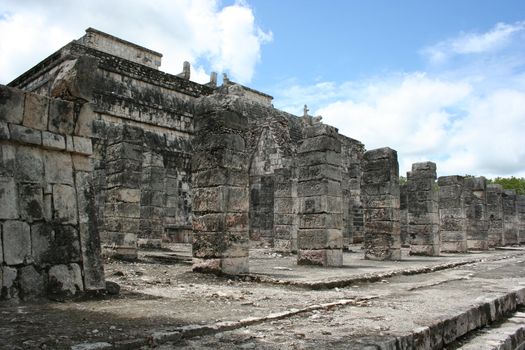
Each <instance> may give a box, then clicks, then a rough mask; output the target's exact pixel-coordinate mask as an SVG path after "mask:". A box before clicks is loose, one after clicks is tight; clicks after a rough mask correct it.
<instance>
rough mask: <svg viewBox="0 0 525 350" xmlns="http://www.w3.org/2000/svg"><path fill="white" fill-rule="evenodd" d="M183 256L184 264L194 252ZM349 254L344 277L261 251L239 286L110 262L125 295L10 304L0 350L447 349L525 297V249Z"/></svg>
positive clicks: (181, 271) (182, 268) (0, 323)
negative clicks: (386, 257) (383, 256)
mask: <svg viewBox="0 0 525 350" xmlns="http://www.w3.org/2000/svg"><path fill="white" fill-rule="evenodd" d="M176 248H178V250H177V251H176V252H174V253H171V254H177V256H178V257H179V258H180V257H181V256H184V255H188V253H189V251H188V250H184V247H176ZM352 248H353V250H354V251H353V252H347V253H345V254H344V259H343V267H339V268H322V267H316V268H314V267H305V266H298V265H296V264H295V261H296V259H295V256H293V255H292V256H282V255H280V254H279V253H274V252H270V251H267V250H263V249H252V250H251V251H250V253H251V258H250V267H251V272H250V274H248V275H245V276H241V277H238V278H233V277H231V278H228V277H217V276H210V275H207V274H196V273H192V272H191V266H190V265H189V264H184V263H176V264H167V263H166V261H168V260H166V259H164V260H162V261H164V263H159V262H156V261H158V260H159V259H158V256H161V255H169V254H170V253H169V252H147V253H144V255H142V254H141V256H140V257H141V260H140V262H137V263H123V262H115V261H110V262H108V263H107V264H106V275H107V276H108V280H113V281H115V282H118V283H119V284H120V285H121V287H122V291H121V294H120V295H119V296H118V297H112V298H109V297H105V298H101V299H98V300H97V299H94V300H76V301H73V302H68V303H47V304H29V305H24V306H18V305H13V306H5V307H2V308H0V314H2V317H1V318H0V330H1V331H0V348H1V349H42V348H47V349H71V348H73V349H133V348H144V349H147V348H151V347H153V346H157V347H158V348H160V349H171V348H175V347H176V348H179V347H182V348H187V349H195V348H218V349H231V348H239V349H246V348H257V349H259V348H263V349H281V348H285V349H286V348H288V349H301V348H302V349H308V348H327V347H331V348H347V349H348V348H350V349H365V348H366V346H368V345H372V344H375V346H377V347H375V348H380V349H411V348H413V349H440V348H443V347H444V346H445V344H446V343H449V342H452V341H453V340H455V339H456V338H458V337H460V336H462V335H464V334H467V333H469V332H470V331H472V330H475V329H476V328H479V327H482V326H484V325H486V324H488V323H490V322H493V321H501V320H505V319H506V317H507V315H509V314H511V313H512V312H514V311H515V310H516V308H517V307H519V306H520V305H523V303H524V300H525V276H524V274H523V270H524V267H525V251H524V250H521V249H514V250H498V251H489V252H483V253H479V254H476V253H470V254H461V255H444V256H443V257H417V258H416V257H409V256H406V255H405V254H406V251H404V256H403V260H401V261H399V262H396V263H394V262H391V261H389V262H384V261H383V262H381V261H370V260H364V259H363V252H362V251H361V250H360V249H359V247H357V246H356V247H352ZM155 255H157V258H154V256H155ZM261 282H263V283H261ZM367 344H368V345H367ZM373 348H374V347H373Z"/></svg>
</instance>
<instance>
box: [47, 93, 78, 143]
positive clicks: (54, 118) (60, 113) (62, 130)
mask: <svg viewBox="0 0 525 350" xmlns="http://www.w3.org/2000/svg"><path fill="white" fill-rule="evenodd" d="M48 130H49V131H51V132H55V133H59V134H67V135H71V134H73V132H74V131H75V118H74V105H73V103H72V102H69V101H64V100H60V99H52V100H50V101H49V122H48Z"/></svg>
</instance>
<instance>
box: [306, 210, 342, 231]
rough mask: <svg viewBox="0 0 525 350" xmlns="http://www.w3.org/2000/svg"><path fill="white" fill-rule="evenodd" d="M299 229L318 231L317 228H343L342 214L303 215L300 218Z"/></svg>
mask: <svg viewBox="0 0 525 350" xmlns="http://www.w3.org/2000/svg"><path fill="white" fill-rule="evenodd" d="M299 228H301V229H303V228H304V229H316V228H335V229H339V230H340V229H342V228H343V215H342V214H334V213H330V214H326V213H323V214H303V215H300V217H299Z"/></svg>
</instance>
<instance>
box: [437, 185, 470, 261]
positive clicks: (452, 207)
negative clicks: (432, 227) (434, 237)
mask: <svg viewBox="0 0 525 350" xmlns="http://www.w3.org/2000/svg"><path fill="white" fill-rule="evenodd" d="M438 186H439V224H440V235H441V251H443V252H451V253H465V252H466V251H467V215H466V211H465V198H464V195H465V194H464V178H463V176H456V175H453V176H440V177H439V178H438Z"/></svg>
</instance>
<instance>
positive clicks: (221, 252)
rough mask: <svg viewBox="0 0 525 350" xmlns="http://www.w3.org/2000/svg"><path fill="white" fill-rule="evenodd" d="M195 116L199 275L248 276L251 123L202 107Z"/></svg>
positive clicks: (195, 245) (212, 107) (195, 238)
mask: <svg viewBox="0 0 525 350" xmlns="http://www.w3.org/2000/svg"><path fill="white" fill-rule="evenodd" d="M201 103H202V104H201V105H200V106H198V111H197V113H196V117H195V138H194V142H193V144H194V155H193V160H192V168H193V169H192V171H193V215H194V218H193V235H194V236H193V257H194V258H196V260H195V261H196V262H195V265H194V267H193V270H194V271H198V272H210V273H226V274H240V273H248V271H249V262H248V252H249V232H248V209H249V193H248V182H249V181H248V180H249V178H248V163H249V161H248V157H247V155H246V152H245V141H244V138H243V137H242V133H243V131H244V130H245V129H246V118H244V117H243V116H242V115H240V114H239V113H236V112H232V111H228V110H223V109H221V108H220V106H219V105H218V104H215V103H214V100H211V103H208V100H204V101H203V102H201Z"/></svg>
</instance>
